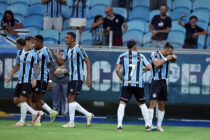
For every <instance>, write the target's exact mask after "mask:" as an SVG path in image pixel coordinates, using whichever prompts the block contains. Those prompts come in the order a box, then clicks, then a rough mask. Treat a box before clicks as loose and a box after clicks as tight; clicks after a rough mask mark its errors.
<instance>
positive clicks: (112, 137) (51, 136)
mask: <svg viewBox="0 0 210 140" xmlns="http://www.w3.org/2000/svg"><path fill="white" fill-rule="evenodd" d="M15 122H16V121H13V120H12V121H11V120H10V121H8V120H0V140H208V139H210V128H203V127H175V126H163V128H164V130H165V132H158V131H154V132H146V130H145V128H144V126H143V125H126V124H124V125H123V131H121V132H118V131H116V130H115V128H116V124H99V123H93V124H91V126H90V127H88V128H87V127H86V126H85V123H76V127H75V128H61V125H62V124H65V122H54V123H53V124H49V122H43V124H42V126H41V127H34V126H24V127H13V126H12V124H14V123H15ZM27 123H29V122H27Z"/></svg>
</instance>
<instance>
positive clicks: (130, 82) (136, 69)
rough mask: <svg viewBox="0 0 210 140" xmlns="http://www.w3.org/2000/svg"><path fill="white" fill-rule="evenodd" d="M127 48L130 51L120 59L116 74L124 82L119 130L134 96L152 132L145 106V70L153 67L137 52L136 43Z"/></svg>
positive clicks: (119, 110)
mask: <svg viewBox="0 0 210 140" xmlns="http://www.w3.org/2000/svg"><path fill="white" fill-rule="evenodd" d="M127 47H128V51H127V52H125V53H123V54H121V55H120V56H119V57H118V60H117V64H116V73H117V75H118V77H119V78H120V80H121V81H122V87H121V96H120V103H119V107H118V111H117V120H118V125H117V130H119V131H120V130H122V121H123V116H124V110H125V106H126V104H127V103H128V102H129V101H130V99H131V96H132V94H134V96H135V98H136V100H137V102H138V105H139V108H140V109H141V111H142V115H143V118H144V120H145V127H146V130H147V131H150V130H151V129H150V124H149V114H148V109H147V106H146V105H145V96H144V84H143V71H144V69H143V68H144V66H145V67H146V69H147V70H150V69H151V65H150V64H149V62H148V61H147V59H146V58H145V57H144V55H142V54H140V53H138V52H137V49H138V46H137V44H136V42H135V41H133V40H131V41H128V43H127ZM121 69H122V73H121Z"/></svg>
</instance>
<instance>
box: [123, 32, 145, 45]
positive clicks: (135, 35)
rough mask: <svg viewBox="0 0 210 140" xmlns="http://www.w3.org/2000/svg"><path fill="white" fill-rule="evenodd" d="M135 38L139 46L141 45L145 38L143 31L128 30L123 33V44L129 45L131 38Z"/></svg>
mask: <svg viewBox="0 0 210 140" xmlns="http://www.w3.org/2000/svg"><path fill="white" fill-rule="evenodd" d="M132 39H133V40H135V41H136V42H137V44H138V47H141V44H142V40H143V33H142V32H140V31H137V30H132V31H129V32H128V31H127V32H125V33H124V34H123V45H124V46H127V42H128V41H129V40H132Z"/></svg>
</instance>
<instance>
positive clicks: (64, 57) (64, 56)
mask: <svg viewBox="0 0 210 140" xmlns="http://www.w3.org/2000/svg"><path fill="white" fill-rule="evenodd" d="M67 49H68V48H66V49H65V50H64V53H63V56H62V58H63V59H65V60H66V58H67V55H68V54H67Z"/></svg>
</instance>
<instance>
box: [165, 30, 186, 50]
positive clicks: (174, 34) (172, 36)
mask: <svg viewBox="0 0 210 140" xmlns="http://www.w3.org/2000/svg"><path fill="white" fill-rule="evenodd" d="M184 39H185V33H183V32H180V31H171V32H170V33H169V35H168V39H167V41H168V42H170V43H171V44H172V45H173V46H174V48H182V46H183V44H184Z"/></svg>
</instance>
